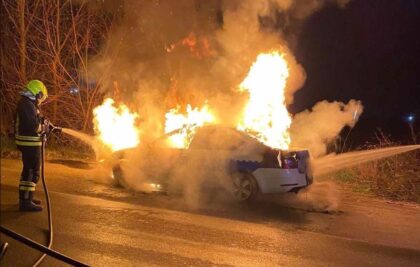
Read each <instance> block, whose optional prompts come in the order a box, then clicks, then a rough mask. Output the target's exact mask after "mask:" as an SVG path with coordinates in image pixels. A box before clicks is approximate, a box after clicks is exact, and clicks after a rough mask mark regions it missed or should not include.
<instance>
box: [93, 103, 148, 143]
mask: <svg viewBox="0 0 420 267" xmlns="http://www.w3.org/2000/svg"><path fill="white" fill-rule="evenodd" d="M93 114H94V124H95V131H96V132H97V134H98V136H99V139H100V140H101V141H102V142H103V143H104V144H105V145H106V146H108V147H109V148H110V149H111V150H112V151H117V150H121V149H125V148H131V147H135V146H137V145H138V144H139V143H140V138H139V130H138V128H137V127H136V126H135V120H136V118H137V117H138V115H137V113H132V112H130V110H129V109H128V107H127V106H125V105H122V104H121V105H119V106H118V107H116V106H114V100H113V99H111V98H107V99H105V101H104V102H103V103H102V105H100V106H97V107H96V108H95V109H94V110H93Z"/></svg>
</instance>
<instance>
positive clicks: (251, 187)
mask: <svg viewBox="0 0 420 267" xmlns="http://www.w3.org/2000/svg"><path fill="white" fill-rule="evenodd" d="M232 184H233V190H232V191H233V192H232V194H233V197H234V198H235V199H236V200H237V201H240V202H247V201H248V202H249V201H252V200H253V199H255V197H256V195H257V193H258V185H257V182H256V181H255V178H254V176H253V175H252V174H250V173H235V174H234V175H233V176H232Z"/></svg>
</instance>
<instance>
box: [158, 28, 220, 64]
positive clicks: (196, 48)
mask: <svg viewBox="0 0 420 267" xmlns="http://www.w3.org/2000/svg"><path fill="white" fill-rule="evenodd" d="M177 47H185V48H187V49H188V50H189V52H190V53H191V54H192V55H193V56H194V57H196V58H199V59H202V58H206V57H211V56H214V55H215V54H216V51H215V50H214V49H213V48H212V47H211V44H210V41H209V40H208V39H207V38H206V37H205V36H197V35H196V34H195V33H194V32H190V33H189V34H188V36H187V37H185V38H184V39H181V40H179V41H178V42H176V43H174V44H170V45H169V46H167V47H166V48H165V50H166V52H168V53H171V52H173V51H174V50H175V49H176V48H177Z"/></svg>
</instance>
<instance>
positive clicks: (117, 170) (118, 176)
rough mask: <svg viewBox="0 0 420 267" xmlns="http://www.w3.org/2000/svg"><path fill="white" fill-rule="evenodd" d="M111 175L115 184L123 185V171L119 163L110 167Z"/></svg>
mask: <svg viewBox="0 0 420 267" xmlns="http://www.w3.org/2000/svg"><path fill="white" fill-rule="evenodd" d="M112 176H113V179H114V183H115V185H116V186H121V187H124V184H123V183H124V182H123V181H124V173H123V170H122V169H121V165H119V164H117V165H114V166H113V167H112Z"/></svg>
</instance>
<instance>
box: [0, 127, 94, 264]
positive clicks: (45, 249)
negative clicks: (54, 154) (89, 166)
mask: <svg viewBox="0 0 420 267" xmlns="http://www.w3.org/2000/svg"><path fill="white" fill-rule="evenodd" d="M48 126H49V131H48V133H43V134H42V136H41V138H42V146H41V180H42V186H43V188H44V193H45V199H46V202H47V211H48V245H47V246H44V245H42V244H39V243H38V242H35V241H33V240H32V239H30V238H27V237H25V236H23V235H20V234H18V233H16V232H14V231H12V230H9V229H7V228H6V227H4V226H1V225H0V232H1V233H3V234H5V235H7V236H9V237H11V238H13V239H15V240H17V241H19V242H21V243H24V244H25V245H27V246H30V247H32V248H33V249H36V250H38V251H41V252H42V253H43V254H42V255H41V256H40V257H39V258H38V259H37V261H36V262H35V263H34V264H33V265H32V266H33V267H36V266H39V264H40V263H41V262H42V261H43V260H44V258H45V257H46V256H47V255H49V256H51V257H54V258H55V259H58V260H60V261H63V262H65V263H68V264H70V265H73V266H89V265H87V264H85V263H82V262H80V261H78V260H75V259H73V258H70V257H68V256H66V255H63V254H61V253H59V252H57V251H55V250H53V249H51V247H52V244H53V236H54V232H53V221H52V213H51V201H50V195H49V193H48V187H47V183H46V180H45V171H44V169H45V145H46V143H47V139H48V138H49V136H50V134H51V133H52V132H61V128H60V127H56V126H54V125H53V124H51V123H48ZM7 248H8V243H7V242H5V243H3V244H2V246H1V247H0V260H1V259H2V258H3V256H4V254H5V253H6V250H7Z"/></svg>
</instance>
